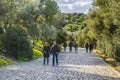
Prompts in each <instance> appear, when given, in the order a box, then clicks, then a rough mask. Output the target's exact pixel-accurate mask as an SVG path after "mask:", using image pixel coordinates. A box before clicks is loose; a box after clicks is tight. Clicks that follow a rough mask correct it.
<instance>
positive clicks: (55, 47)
mask: <svg viewBox="0 0 120 80" xmlns="http://www.w3.org/2000/svg"><path fill="white" fill-rule="evenodd" d="M59 52H60V48H59V46H58V45H57V43H56V41H54V42H53V45H52V49H51V53H52V55H53V61H52V62H53V66H54V65H55V59H56V65H58V54H59Z"/></svg>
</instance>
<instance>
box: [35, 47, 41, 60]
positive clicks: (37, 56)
mask: <svg viewBox="0 0 120 80" xmlns="http://www.w3.org/2000/svg"><path fill="white" fill-rule="evenodd" d="M41 57H43V53H42V51H39V50H38V49H35V48H33V59H38V58H41Z"/></svg>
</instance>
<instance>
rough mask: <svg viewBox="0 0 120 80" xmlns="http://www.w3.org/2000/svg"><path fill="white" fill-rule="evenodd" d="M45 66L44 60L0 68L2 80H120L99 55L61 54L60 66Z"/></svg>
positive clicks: (118, 75)
mask: <svg viewBox="0 0 120 80" xmlns="http://www.w3.org/2000/svg"><path fill="white" fill-rule="evenodd" d="M51 60H52V59H51V58H50V64H49V65H43V59H38V60H34V61H31V62H24V63H16V64H13V65H10V66H7V67H3V68H0V80H120V73H119V72H117V71H116V70H114V69H113V68H112V67H110V66H109V65H108V64H107V63H105V62H104V61H103V60H102V59H101V58H100V57H99V56H98V55H97V54H95V53H86V52H85V49H79V50H78V52H76V53H75V52H74V51H72V52H69V51H66V52H61V53H60V55H59V65H58V66H52V61H51Z"/></svg>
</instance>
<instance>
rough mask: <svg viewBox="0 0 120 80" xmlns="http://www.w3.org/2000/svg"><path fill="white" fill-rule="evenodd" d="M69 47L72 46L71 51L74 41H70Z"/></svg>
mask: <svg viewBox="0 0 120 80" xmlns="http://www.w3.org/2000/svg"><path fill="white" fill-rule="evenodd" d="M69 47H70V51H72V47H73V43H72V41H70V42H69Z"/></svg>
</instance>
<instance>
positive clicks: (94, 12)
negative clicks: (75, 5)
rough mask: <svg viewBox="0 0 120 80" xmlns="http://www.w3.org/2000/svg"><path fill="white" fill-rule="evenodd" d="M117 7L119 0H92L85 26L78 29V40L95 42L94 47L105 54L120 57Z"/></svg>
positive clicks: (118, 10) (119, 23) (119, 5)
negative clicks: (80, 29)
mask: <svg viewBox="0 0 120 80" xmlns="http://www.w3.org/2000/svg"><path fill="white" fill-rule="evenodd" d="M119 8H120V1H119V0H94V3H93V8H92V9H91V10H90V11H89V13H88V15H87V16H86V20H85V23H86V26H87V27H85V28H84V29H83V30H82V31H80V34H79V35H78V36H80V35H81V36H80V37H79V38H80V39H79V40H78V41H80V42H81V43H82V42H83V43H86V42H88V43H91V42H92V43H96V48H97V49H99V50H101V51H102V52H103V53H104V54H105V55H106V56H109V57H113V58H116V59H120V18H119V16H120V14H119V13H120V9H119ZM81 40H82V41H81Z"/></svg>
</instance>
